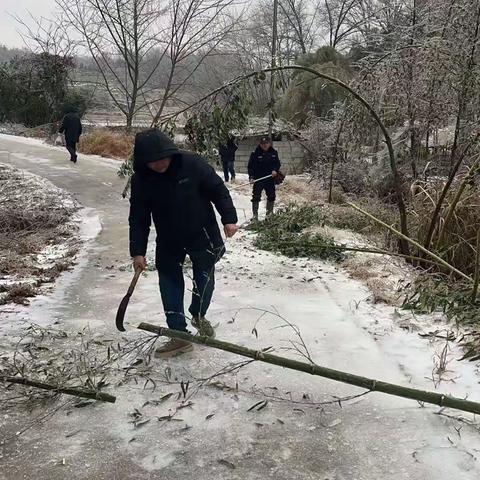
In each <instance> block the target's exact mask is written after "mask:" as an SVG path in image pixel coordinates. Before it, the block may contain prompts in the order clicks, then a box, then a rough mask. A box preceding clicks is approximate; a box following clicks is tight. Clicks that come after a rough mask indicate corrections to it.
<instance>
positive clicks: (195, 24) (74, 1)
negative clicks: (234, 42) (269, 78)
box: [56, 0, 234, 128]
mask: <svg viewBox="0 0 480 480" xmlns="http://www.w3.org/2000/svg"><path fill="white" fill-rule="evenodd" d="M233 1H234V0H56V2H57V5H58V6H59V8H60V9H61V11H62V12H63V14H64V16H65V18H66V20H67V22H68V24H69V25H70V26H71V28H73V29H74V30H75V31H76V33H77V34H79V35H80V37H81V39H82V44H83V46H84V47H85V48H86V49H87V50H88V52H89V53H90V55H91V57H92V58H93V60H94V62H95V64H96V67H97V69H98V71H99V72H100V75H101V79H102V83H103V85H104V86H105V89H106V91H107V92H108V94H109V96H110V98H111V99H112V101H113V103H114V105H115V106H116V107H117V108H118V109H119V110H120V111H121V112H122V113H123V114H124V115H125V118H126V125H127V127H128V128H129V127H131V126H132V124H133V120H134V117H135V115H136V114H138V113H139V112H140V111H142V110H145V109H146V108H147V107H148V108H150V110H151V114H152V117H153V119H154V123H156V122H157V121H158V120H159V118H160V117H161V115H162V113H163V111H164V109H165V106H166V105H167V103H168V102H169V101H171V100H175V99H178V95H179V93H180V92H181V91H183V89H184V88H185V87H188V82H189V80H190V79H191V78H192V76H193V75H194V73H195V71H196V70H197V69H198V68H199V66H200V65H201V64H202V62H203V61H204V60H205V58H207V57H208V55H209V54H210V53H211V52H212V51H213V50H214V49H215V48H216V47H217V45H218V44H219V42H220V41H221V40H222V38H224V36H225V35H226V33H227V32H228V31H229V30H230V29H231V28H233V21H228V16H227V15H226V14H227V10H228V7H230V6H231V5H232V4H233Z"/></svg>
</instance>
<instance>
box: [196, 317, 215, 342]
mask: <svg viewBox="0 0 480 480" xmlns="http://www.w3.org/2000/svg"><path fill="white" fill-rule="evenodd" d="M192 325H193V326H194V327H195V328H196V329H197V331H198V333H199V335H201V336H202V337H210V338H215V330H214V328H213V327H212V324H211V323H210V322H209V321H208V320H207V319H206V318H205V317H193V318H192Z"/></svg>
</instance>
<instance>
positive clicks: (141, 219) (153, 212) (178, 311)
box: [129, 129, 238, 357]
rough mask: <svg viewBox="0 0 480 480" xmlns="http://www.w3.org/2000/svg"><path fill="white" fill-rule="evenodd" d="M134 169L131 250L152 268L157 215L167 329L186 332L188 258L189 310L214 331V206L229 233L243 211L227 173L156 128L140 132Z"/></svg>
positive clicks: (180, 347) (170, 346) (217, 245)
mask: <svg viewBox="0 0 480 480" xmlns="http://www.w3.org/2000/svg"><path fill="white" fill-rule="evenodd" d="M133 158H134V160H133V169H134V172H135V173H134V175H133V176H132V182H131V187H132V190H131V197H130V215H129V225H130V255H131V256H132V257H133V266H134V269H135V270H137V269H141V270H144V269H145V268H146V260H145V254H146V251H147V243H148V236H149V232H150V225H151V220H152V218H153V223H154V224H155V229H156V232H157V239H156V252H155V264H156V267H157V271H158V277H159V283H160V293H161V297H162V302H163V307H164V310H165V314H166V318H167V324H168V327H169V328H172V329H175V330H180V331H184V332H185V331H187V323H186V321H185V314H184V303H183V298H184V290H185V282H184V278H183V263H184V262H185V258H186V256H187V255H188V256H189V257H190V260H191V261H192V268H193V291H192V301H191V304H190V308H189V312H190V314H191V315H192V325H193V326H194V327H195V328H196V329H197V330H198V331H199V333H200V334H201V335H206V336H210V337H213V336H214V335H215V331H214V329H213V327H212V325H211V324H210V322H209V321H208V320H207V319H206V318H205V314H206V313H207V310H208V307H209V305H210V301H211V299H212V295H213V290H214V285H215V264H216V263H217V261H218V260H219V259H220V258H221V257H222V255H223V253H224V252H225V246H224V243H223V239H222V236H221V234H220V230H219V228H218V224H217V219H216V217H215V212H214V210H213V206H215V209H216V210H217V212H218V213H219V214H220V218H221V221H222V223H223V226H224V227H223V228H224V232H225V236H226V237H227V238H229V237H232V236H233V235H235V233H236V232H237V221H238V220H237V212H236V210H235V207H234V205H233V202H232V199H231V197H230V193H229V191H228V189H227V187H226V186H225V184H224V182H223V180H222V179H221V178H220V177H219V176H218V175H217V174H216V173H215V170H214V169H213V168H212V167H211V166H210V165H209V164H208V163H207V162H206V160H204V159H203V158H202V157H201V156H200V155H197V154H196V153H192V152H186V151H182V150H179V149H178V148H177V147H176V145H175V144H174V143H173V142H172V140H170V138H169V137H168V136H167V135H165V134H164V133H162V132H160V131H159V130H157V129H151V130H147V131H144V132H140V133H138V134H137V135H136V137H135V147H134V152H133ZM191 348H192V345H191V344H190V343H189V342H185V341H183V340H178V339H171V340H170V341H168V342H167V343H166V344H165V345H163V346H162V347H160V348H158V349H157V352H156V355H157V356H160V357H167V356H172V355H176V354H178V353H182V352H184V351H187V350H190V349H191Z"/></svg>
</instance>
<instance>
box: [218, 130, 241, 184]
mask: <svg viewBox="0 0 480 480" xmlns="http://www.w3.org/2000/svg"><path fill="white" fill-rule="evenodd" d="M237 149H238V147H237V145H236V144H235V139H234V138H233V137H230V138H229V139H228V141H227V143H226V144H225V145H219V147H218V153H219V155H220V158H221V160H222V166H223V176H224V178H225V181H226V182H228V180H229V174H230V176H231V179H232V182H235V152H236V151H237Z"/></svg>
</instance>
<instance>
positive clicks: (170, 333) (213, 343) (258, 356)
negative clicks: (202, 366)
mask: <svg viewBox="0 0 480 480" xmlns="http://www.w3.org/2000/svg"><path fill="white" fill-rule="evenodd" d="M138 328H139V329H140V330H145V331H147V332H150V333H154V334H156V335H159V336H164V337H169V338H177V339H180V340H186V341H188V342H192V343H198V344H199V345H206V346H208V347H212V348H217V349H219V350H224V351H226V352H230V353H234V354H236V355H242V356H244V357H248V358H253V359H254V360H258V361H260V362H265V363H270V364H272V365H278V366H280V367H284V368H289V369H291V370H297V371H300V372H305V373H310V374H311V375H317V376H320V377H325V378H329V379H331V380H336V381H337V382H342V383H348V384H349V385H355V386H356V387H360V388H365V389H367V390H370V391H372V392H373V391H377V392H382V393H387V394H388V395H395V396H397V397H403V398H409V399H412V400H417V401H419V402H424V403H430V404H432V405H438V406H440V407H449V408H454V409H457V410H462V411H465V412H470V413H476V414H480V403H477V402H471V401H469V400H463V399H461V398H456V397H451V396H449V395H443V394H441V393H436V392H428V391H424V390H419V389H416V388H409V387H402V386H400V385H395V384H393V383H388V382H382V381H378V380H373V379H371V378H366V377H361V376H360V375H354V374H351V373H346V372H342V371H340V370H333V369H332V368H327V367H321V366H320V365H316V364H311V363H305V362H300V361H298V360H292V359H289V358H284V357H279V356H278V355H272V354H271V353H266V352H264V351H262V350H252V349H250V348H246V347H242V346H240V345H235V344H234V343H228V342H223V341H221V340H216V339H213V338H209V337H199V336H195V337H194V336H193V335H190V334H189V333H186V332H180V331H178V330H171V329H169V328H163V327H157V326H156V325H151V324H149V323H141V324H140V325H138Z"/></svg>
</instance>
